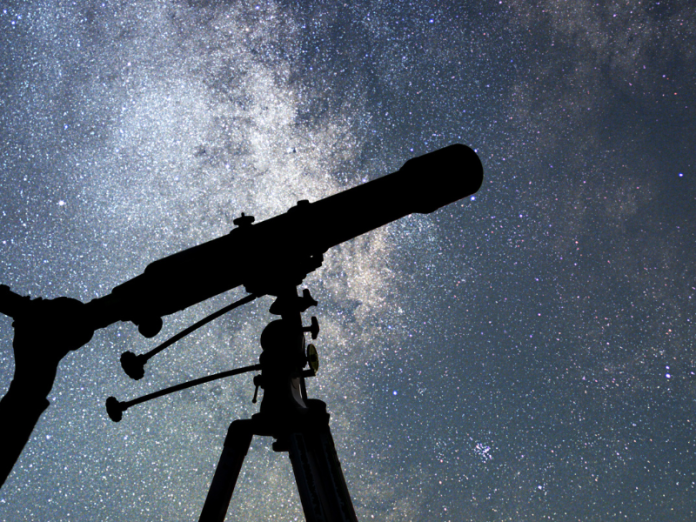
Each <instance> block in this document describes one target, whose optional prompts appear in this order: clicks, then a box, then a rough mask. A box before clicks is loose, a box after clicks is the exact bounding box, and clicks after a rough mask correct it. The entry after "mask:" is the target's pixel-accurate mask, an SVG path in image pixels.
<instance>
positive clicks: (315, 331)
mask: <svg viewBox="0 0 696 522" xmlns="http://www.w3.org/2000/svg"><path fill="white" fill-rule="evenodd" d="M302 331H303V332H310V333H311V334H312V339H316V338H317V335H319V321H317V318H316V317H312V325H311V326H304V327H302Z"/></svg>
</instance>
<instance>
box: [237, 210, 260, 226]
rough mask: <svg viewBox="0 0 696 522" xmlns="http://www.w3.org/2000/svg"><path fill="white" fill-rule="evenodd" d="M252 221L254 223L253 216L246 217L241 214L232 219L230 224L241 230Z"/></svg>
mask: <svg viewBox="0 0 696 522" xmlns="http://www.w3.org/2000/svg"><path fill="white" fill-rule="evenodd" d="M254 221H256V220H255V219H254V216H247V215H246V214H245V213H244V212H242V215H241V216H240V217H238V218H237V219H233V220H232V223H234V224H235V225H236V226H238V227H240V228H241V227H247V226H249V225H251V224H252V223H253V222H254Z"/></svg>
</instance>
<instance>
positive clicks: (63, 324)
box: [0, 286, 93, 486]
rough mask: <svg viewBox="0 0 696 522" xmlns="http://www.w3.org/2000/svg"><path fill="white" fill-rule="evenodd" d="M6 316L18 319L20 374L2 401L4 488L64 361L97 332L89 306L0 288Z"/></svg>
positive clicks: (0, 461) (15, 344)
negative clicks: (89, 317)
mask: <svg viewBox="0 0 696 522" xmlns="http://www.w3.org/2000/svg"><path fill="white" fill-rule="evenodd" d="M0 312H2V313H4V314H6V315H9V316H11V317H13V318H14V323H13V326H14V330H15V335H14V341H13V343H12V346H13V347H14V356H15V373H14V378H13V379H12V383H11V384H10V389H9V390H8V391H7V394H6V395H5V396H4V397H3V398H2V400H0V426H2V428H1V429H0V430H1V431H0V486H2V484H4V483H5V479H7V476H8V475H9V474H10V471H12V467H13V466H14V464H15V462H16V461H17V459H18V458H19V455H20V453H21V452H22V449H23V448H24V445H25V444H26V443H27V441H28V440H29V437H30V436H31V433H32V431H33V430H34V426H36V423H37V422H38V420H39V417H41V414H42V413H43V412H44V411H45V410H46V408H48V405H49V401H48V399H47V397H48V394H49V393H50V392H51V388H52V387H53V381H54V380H55V378H56V371H57V369H58V364H59V363H60V361H61V359H62V358H63V357H64V356H65V355H66V354H67V353H68V352H70V351H71V350H76V349H78V348H80V347H81V346H83V345H85V344H86V343H88V342H89V340H90V339H91V338H92V334H93V330H92V329H91V328H90V327H89V326H85V323H86V321H85V319H86V314H85V305H84V304H83V303H81V302H80V301H76V300H75V299H70V298H67V297H59V298H58V299H51V300H44V299H33V300H30V299H29V298H28V297H22V296H19V295H17V294H15V293H13V292H11V291H10V289H9V288H8V287H7V286H0Z"/></svg>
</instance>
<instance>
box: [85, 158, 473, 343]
mask: <svg viewBox="0 0 696 522" xmlns="http://www.w3.org/2000/svg"><path fill="white" fill-rule="evenodd" d="M482 181H483V167H482V165H481V162H480V160H479V158H478V156H477V155H476V153H475V152H474V151H473V150H471V149H470V148H469V147H467V146H465V145H461V144H456V145H450V146H449V147H446V148H443V149H440V150H437V151H434V152H431V153H429V154H425V155H423V156H419V157H417V158H413V159H411V160H409V161H407V162H406V163H405V164H404V166H403V167H402V168H401V169H399V170H398V171H397V172H394V173H392V174H388V175H386V176H383V177H381V178H378V179H375V180H373V181H370V182H368V183H364V184H362V185H359V186H357V187H354V188H351V189H348V190H345V191H343V192H340V193H338V194H335V195H333V196H329V197H327V198H325V199H322V200H320V201H317V202H315V203H310V202H309V201H307V200H303V201H299V202H298V203H297V205H296V206H295V207H292V208H291V209H290V210H288V211H287V212H286V213H285V214H281V215H279V216H276V217H274V218H271V219H268V220H266V221H263V222H261V223H258V224H254V218H253V217H251V216H246V215H244V214H242V216H241V217H239V218H237V219H235V220H234V224H235V225H236V228H234V229H233V230H232V231H231V232H230V233H229V234H227V235H225V236H223V237H219V238H217V239H214V240H212V241H209V242H207V243H203V244H201V245H198V246H195V247H193V248H190V249H188V250H184V251H181V252H178V253H176V254H173V255H171V256H169V257H165V258H163V259H160V260H158V261H155V262H154V263H151V264H150V265H148V266H147V267H146V268H145V271H144V273H143V274H141V275H139V276H137V277H135V278H134V279H131V280H129V281H127V282H125V283H123V284H122V285H120V286H117V287H116V288H114V289H113V291H112V292H111V294H109V295H107V296H105V297H103V298H100V299H96V300H94V301H92V302H90V303H89V306H90V308H91V309H92V310H91V312H92V317H93V321H94V325H95V327H103V326H107V325H108V324H111V323H114V322H116V321H130V322H132V323H134V324H136V325H137V326H138V329H139V331H140V333H142V334H143V335H144V336H145V337H153V336H154V335H156V334H157V333H158V332H159V331H160V329H161V327H162V317H164V316H166V315H170V314H173V313H175V312H178V311H180V310H184V309H185V308H188V307H189V306H192V305H194V304H196V303H199V302H201V301H204V300H206V299H208V298H210V297H213V296H215V295H218V294H220V293H222V292H225V291H227V290H230V289H232V288H235V287H237V286H240V285H244V287H245V288H246V290H247V291H248V292H249V293H251V294H254V295H256V296H261V295H276V291H277V288H278V287H279V285H281V284H282V285H288V284H293V285H299V284H300V283H301V282H302V280H303V279H304V278H305V276H306V275H307V274H309V273H310V272H312V271H314V270H315V269H317V268H318V267H320V266H321V264H322V260H323V254H324V253H325V252H326V251H327V250H329V249H330V248H331V247H333V246H336V245H339V244H340V243H343V242H345V241H348V240H349V239H353V238H355V237H357V236H360V235H361V234H364V233H366V232H369V231H370V230H373V229H375V228H378V227H381V226H383V225H386V224H387V223H391V222H392V221H395V220H397V219H399V218H402V217H404V216H407V215H409V214H412V213H419V214H428V213H431V212H434V211H435V210H437V209H439V208H441V207H443V206H444V205H447V204H449V203H452V202H454V201H457V200H459V199H462V198H464V197H466V196H468V195H471V194H473V193H475V192H476V191H477V190H478V189H479V188H480V186H481V183H482Z"/></svg>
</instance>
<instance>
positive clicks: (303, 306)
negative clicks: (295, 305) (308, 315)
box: [298, 288, 319, 312]
mask: <svg viewBox="0 0 696 522" xmlns="http://www.w3.org/2000/svg"><path fill="white" fill-rule="evenodd" d="M298 300H299V309H300V312H304V311H305V310H307V308H309V307H310V306H317V305H318V304H319V303H317V301H316V300H315V299H314V298H313V297H312V294H310V293H309V289H308V288H305V289H304V290H302V297H300V298H299V299H298Z"/></svg>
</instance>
